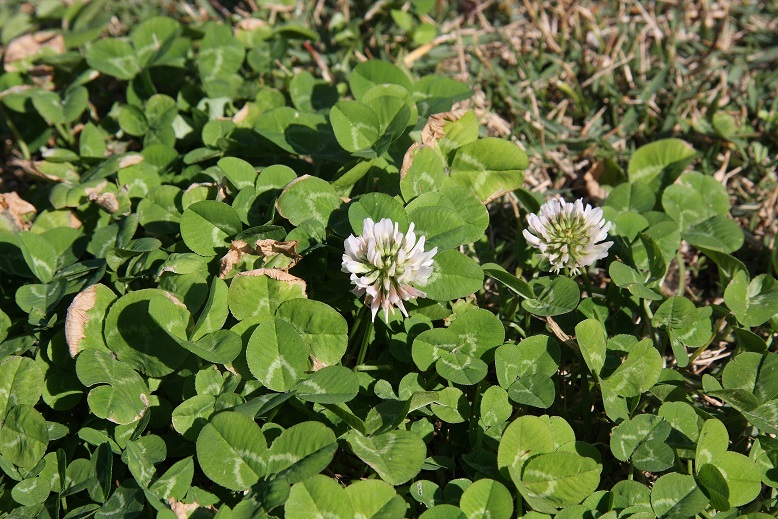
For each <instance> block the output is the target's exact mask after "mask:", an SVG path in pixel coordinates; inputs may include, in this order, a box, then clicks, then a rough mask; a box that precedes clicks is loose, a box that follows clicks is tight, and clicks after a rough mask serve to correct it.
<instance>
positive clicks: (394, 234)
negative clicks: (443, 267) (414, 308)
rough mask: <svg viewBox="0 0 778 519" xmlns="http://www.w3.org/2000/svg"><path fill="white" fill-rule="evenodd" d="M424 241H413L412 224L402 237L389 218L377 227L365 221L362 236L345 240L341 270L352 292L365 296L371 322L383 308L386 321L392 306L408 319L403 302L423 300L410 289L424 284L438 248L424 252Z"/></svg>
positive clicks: (419, 294) (392, 308)
mask: <svg viewBox="0 0 778 519" xmlns="http://www.w3.org/2000/svg"><path fill="white" fill-rule="evenodd" d="M424 240H425V238H424V236H419V238H418V240H417V239H416V234H415V233H414V232H413V223H411V225H410V226H409V227H408V232H407V233H405V234H404V235H403V233H401V232H400V230H399V226H398V224H397V223H396V222H393V221H392V220H390V219H389V218H384V219H382V220H381V221H380V222H378V223H375V222H373V220H372V219H370V218H365V221H364V223H363V228H362V235H361V236H354V235H353V234H352V235H351V236H349V237H348V238H347V239H346V241H345V243H344V248H345V254H343V265H342V268H341V270H342V271H343V272H346V273H349V274H351V282H352V283H353V284H354V289H353V290H352V292H354V294H356V295H357V296H358V297H362V296H363V295H364V296H365V304H366V305H368V306H370V309H371V310H372V313H373V321H375V317H376V314H377V313H378V309H379V308H383V310H384V316H385V317H386V318H387V319H388V318H389V310H390V309H391V310H392V313H394V307H395V306H396V307H398V308H399V309H400V311H401V312H402V313H403V315H404V316H405V317H408V312H407V311H406V310H405V307H404V306H403V301H407V300H408V299H415V298H417V297H426V295H427V294H425V293H424V292H422V291H421V290H419V289H418V288H415V287H414V286H412V285H413V284H417V283H418V284H424V283H425V282H426V281H427V280H428V279H429V277H430V275H431V274H432V258H433V256H435V253H436V252H438V248H437V247H434V248H433V249H431V250H428V251H427V252H424Z"/></svg>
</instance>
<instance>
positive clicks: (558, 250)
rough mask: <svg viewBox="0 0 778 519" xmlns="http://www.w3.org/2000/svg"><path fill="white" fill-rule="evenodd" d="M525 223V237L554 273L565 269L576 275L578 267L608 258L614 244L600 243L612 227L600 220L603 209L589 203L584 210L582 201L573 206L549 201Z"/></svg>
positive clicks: (560, 201) (578, 270) (563, 202)
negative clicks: (526, 226)
mask: <svg viewBox="0 0 778 519" xmlns="http://www.w3.org/2000/svg"><path fill="white" fill-rule="evenodd" d="M527 223H528V224H529V229H524V232H523V233H522V234H524V238H526V239H527V243H529V244H530V245H532V246H533V247H535V248H536V249H540V253H541V255H542V256H543V257H545V258H546V259H548V261H549V263H551V267H552V269H553V270H554V272H557V273H558V272H559V271H560V270H562V269H565V268H566V269H569V271H570V274H571V275H575V274H578V273H579V272H580V271H581V270H580V268H581V267H586V266H588V265H591V264H592V263H594V262H595V261H597V260H598V259H602V258H605V257H607V256H608V249H609V248H610V246H611V245H613V242H612V241H606V242H602V240H604V239H605V238H607V237H608V230H609V229H610V228H611V223H610V222H606V221H605V220H604V219H603V217H602V209H600V208H599V207H596V208H594V209H593V208H592V206H590V205H589V204H586V207H585V208H584V206H583V202H582V201H581V199H579V200H576V201H575V203H568V202H565V201H564V200H549V201H548V202H546V203H545V204H543V205H542V206H541V207H540V211H539V212H538V214H530V215H529V216H527ZM599 242H602V243H599Z"/></svg>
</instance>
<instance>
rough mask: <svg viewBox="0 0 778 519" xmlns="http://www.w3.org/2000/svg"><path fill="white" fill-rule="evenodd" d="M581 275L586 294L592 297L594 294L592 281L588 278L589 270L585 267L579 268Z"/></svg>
mask: <svg viewBox="0 0 778 519" xmlns="http://www.w3.org/2000/svg"><path fill="white" fill-rule="evenodd" d="M581 277H582V278H583V282H584V288H585V289H586V295H587V296H588V297H590V298H592V297H594V294H592V281H591V280H590V279H589V271H587V270H586V268H583V269H581Z"/></svg>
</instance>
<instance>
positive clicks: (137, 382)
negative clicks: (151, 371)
mask: <svg viewBox="0 0 778 519" xmlns="http://www.w3.org/2000/svg"><path fill="white" fill-rule="evenodd" d="M76 374H77V375H78V379H79V380H80V381H81V383H82V384H84V385H85V386H87V387H90V386H95V385H96V386H97V387H95V388H93V389H92V390H91V391H90V392H89V396H88V399H87V400H88V403H89V409H90V410H91V411H92V413H94V414H95V416H98V417H99V418H105V419H106V420H109V421H111V422H113V423H118V424H129V423H132V422H135V421H137V420H139V419H140V418H141V417H143V415H144V414H145V413H146V411H147V410H148V408H149V405H150V396H151V395H150V392H149V390H148V387H146V384H145V383H144V382H143V379H142V378H141V377H140V376H139V375H138V374H137V373H136V372H135V371H134V370H133V369H132V368H131V367H130V366H129V365H128V364H126V363H124V362H121V361H119V360H116V359H115V358H113V357H112V356H111V355H110V354H109V353H108V352H105V351H103V350H97V349H88V350H84V351H82V352H81V353H80V354H79V355H78V359H77V360H76Z"/></svg>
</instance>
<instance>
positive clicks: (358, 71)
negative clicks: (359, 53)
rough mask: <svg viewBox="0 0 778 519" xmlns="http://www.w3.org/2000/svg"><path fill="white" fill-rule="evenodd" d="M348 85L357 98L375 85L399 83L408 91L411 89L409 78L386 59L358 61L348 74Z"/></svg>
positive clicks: (360, 97)
mask: <svg viewBox="0 0 778 519" xmlns="http://www.w3.org/2000/svg"><path fill="white" fill-rule="evenodd" d="M348 81H349V87H351V93H352V94H353V95H354V98H355V99H357V100H360V99H362V96H364V95H365V94H366V93H367V92H368V90H370V89H371V88H372V87H374V86H375V85H382V84H392V85H400V86H401V87H403V88H405V90H408V91H409V92H410V91H411V90H413V86H412V84H411V80H410V79H409V78H408V76H407V75H406V74H405V72H403V71H402V70H401V69H400V68H398V67H396V66H394V65H392V64H391V63H389V62H387V61H381V60H369V61H365V62H364V63H360V64H359V65H357V66H356V67H354V70H352V71H351V74H350V75H349V79H348Z"/></svg>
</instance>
